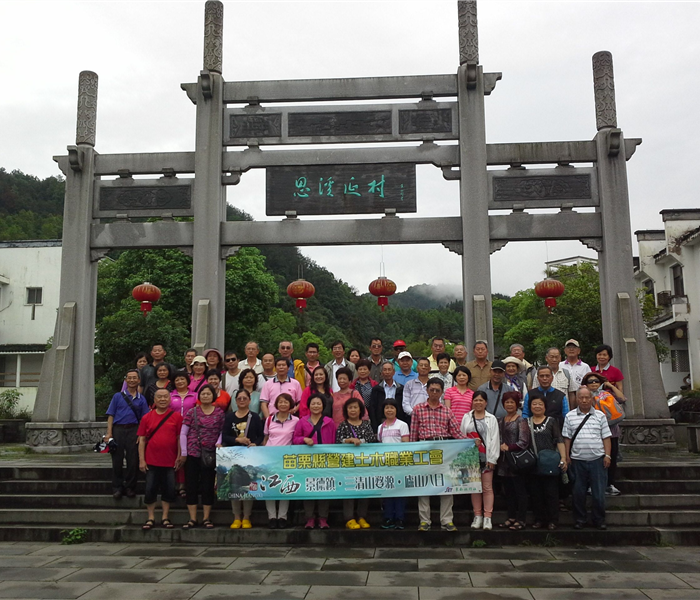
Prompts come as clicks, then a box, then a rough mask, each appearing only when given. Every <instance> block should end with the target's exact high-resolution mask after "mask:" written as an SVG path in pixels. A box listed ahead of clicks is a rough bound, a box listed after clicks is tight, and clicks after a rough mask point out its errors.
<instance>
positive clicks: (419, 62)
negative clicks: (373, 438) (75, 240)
mask: <svg viewBox="0 0 700 600" xmlns="http://www.w3.org/2000/svg"><path fill="white" fill-rule="evenodd" d="M478 10H479V43H480V59H481V64H482V65H483V67H484V70H485V71H487V72H493V71H500V72H502V73H503V79H502V80H501V81H500V82H499V83H498V85H497V86H496V89H495V90H494V92H493V93H492V94H491V96H489V97H487V98H486V130H487V142H489V143H497V142H525V141H554V140H589V139H592V138H593V136H594V135H595V111H594V103H593V84H592V71H591V57H592V55H593V54H594V53H595V52H597V51H599V50H609V51H611V52H612V54H613V60H614V69H615V87H616V93H617V109H618V125H619V126H620V127H621V128H622V129H623V131H624V133H625V135H626V137H641V138H643V140H644V143H643V144H642V146H640V147H639V148H638V150H637V152H636V154H635V155H634V157H633V158H632V159H631V160H630V161H629V162H628V175H629V184H630V201H631V212H632V230H633V231H634V230H637V229H660V228H662V222H661V217H660V216H659V211H660V210H661V209H663V208H691V207H696V206H698V205H700V199H698V196H697V192H696V189H697V188H696V186H695V185H693V184H692V182H693V181H696V176H695V174H694V173H695V172H696V168H694V167H693V166H692V164H693V163H692V161H691V160H690V158H691V157H692V156H694V155H695V153H696V148H695V146H696V145H697V140H698V139H700V118H698V115H697V110H698V109H697V106H698V105H697V101H698V97H700V84H699V82H698V66H697V65H698V60H700V51H699V50H700V41H699V39H700V36H698V31H697V29H698V23H700V4H698V3H673V2H663V3H661V2H658V3H652V2H647V3H636V2H624V3H623V2H619V3H617V2H607V3H599V2H517V3H514V2H495V1H488V2H485V1H482V2H480V3H479V5H478ZM203 14H204V2H60V1H51V2H32V1H28V0H22V1H21V2H8V1H3V0H0V76H1V77H2V81H3V86H2V93H1V94H0V166H2V167H4V168H5V169H7V170H13V169H19V170H21V171H23V172H25V173H30V174H33V175H36V176H38V177H42V178H43V177H47V176H50V175H56V174H58V173H59V171H58V168H57V166H56V164H55V163H54V162H53V160H52V156H53V155H56V154H62V153H65V148H66V146H67V145H69V144H72V143H74V141H75V113H76V100H77V86H78V74H79V72H80V71H81V70H93V71H95V72H96V73H97V74H98V75H99V78H100V81H99V98H98V118H97V145H96V148H97V150H98V151H99V152H100V153H103V154H108V153H121V152H156V151H190V150H193V149H194V136H195V131H194V123H195V106H194V105H193V104H192V103H191V102H190V101H189V100H188V98H187V96H186V95H185V93H184V92H183V91H181V90H180V84H181V83H186V82H194V81H195V80H196V78H197V75H198V73H199V71H200V69H201V67H202V32H203ZM458 62H459V50H458V39H457V3H456V2H453V1H450V2H437V1H434V0H433V1H431V2H429V3H428V2H413V3H412V2H400V3H399V2H384V3H382V2H347V3H331V2H306V3H300V2H254V3H253V2H225V9H224V60H223V64H224V78H225V79H226V80H227V81H236V80H256V79H260V80H265V79H273V80H274V79H300V78H335V77H367V76H389V75H423V74H442V73H455V71H456V69H457V66H458ZM693 115H695V116H693ZM691 144H692V146H691ZM458 185H459V184H458V182H454V181H451V182H448V181H445V180H444V179H443V178H442V176H441V173H440V171H439V170H438V169H436V168H434V167H430V166H421V167H419V168H418V213H417V216H426V217H427V216H438V215H458V214H459V204H458V203H459V197H458V194H459V191H458ZM264 197H265V185H264V172H263V171H249V172H248V173H247V174H245V175H244V176H243V180H242V182H241V184H240V185H238V186H235V187H231V188H228V201H229V202H230V203H232V204H234V205H236V206H238V207H240V208H242V209H243V210H245V211H247V212H248V213H250V214H251V215H253V216H254V217H255V218H256V219H258V220H263V219H265V218H267V217H265V206H264V205H265V202H264ZM406 218H410V217H408V216H407V217H406ZM304 252H305V253H306V254H308V255H309V256H310V257H311V258H313V259H314V260H316V261H317V262H318V263H320V264H321V265H323V266H325V267H327V268H328V269H329V270H331V271H332V272H333V273H334V274H335V275H336V276H337V277H338V278H340V279H342V280H344V281H346V282H348V283H350V284H351V285H353V286H354V287H355V288H357V290H359V291H360V292H365V291H366V289H367V285H368V284H369V282H370V281H371V280H372V279H374V278H375V277H376V276H377V275H378V274H379V262H380V259H381V256H382V249H381V248H380V247H379V246H368V247H352V248H346V247H341V248H307V249H304ZM577 254H584V255H588V256H593V255H594V254H593V253H592V252H591V251H590V250H588V249H587V248H585V247H584V246H582V245H581V244H578V243H575V242H571V243H568V242H566V243H565V242H550V243H548V244H545V243H544V242H537V243H528V244H524V243H519V244H516V243H511V244H509V245H507V246H506V247H505V248H504V249H503V250H501V251H499V252H497V253H495V254H493V255H492V260H491V267H492V280H493V291H494V292H502V293H508V294H512V293H514V292H515V291H517V290H519V289H523V288H527V287H531V286H532V285H533V284H534V282H536V281H537V280H539V279H541V278H542V274H543V270H544V262H545V260H547V259H549V260H554V259H559V258H564V257H567V256H573V255H577ZM383 257H384V262H385V267H386V274H387V276H389V277H390V278H391V279H393V280H394V281H395V282H396V283H397V285H398V288H399V290H405V289H406V288H407V287H408V286H410V285H415V284H419V283H432V284H450V285H461V275H460V273H461V269H460V258H459V257H458V256H457V255H456V254H452V253H450V252H448V251H447V250H446V249H444V248H443V247H442V246H436V245H424V246H418V245H415V246H389V245H386V246H384V247H383Z"/></svg>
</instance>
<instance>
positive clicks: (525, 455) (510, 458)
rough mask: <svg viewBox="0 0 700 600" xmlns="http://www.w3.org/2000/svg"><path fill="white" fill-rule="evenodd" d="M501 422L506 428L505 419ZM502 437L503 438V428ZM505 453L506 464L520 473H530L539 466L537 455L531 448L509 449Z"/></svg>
mask: <svg viewBox="0 0 700 600" xmlns="http://www.w3.org/2000/svg"><path fill="white" fill-rule="evenodd" d="M501 424H502V427H503V428H505V420H503V421H501ZM501 438H503V430H501ZM505 455H506V464H507V465H508V467H509V468H510V469H511V470H512V471H514V472H515V473H517V474H518V475H522V474H524V473H529V472H530V471H532V470H533V469H534V468H535V467H536V466H537V457H536V456H535V453H534V452H533V451H532V450H530V448H526V449H525V450H507V451H506V452H505Z"/></svg>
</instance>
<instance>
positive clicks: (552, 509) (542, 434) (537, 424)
mask: <svg viewBox="0 0 700 600" xmlns="http://www.w3.org/2000/svg"><path fill="white" fill-rule="evenodd" d="M540 374H541V373H540ZM528 397H529V411H530V412H531V413H532V416H531V417H530V418H529V419H528V425H529V427H530V428H531V429H530V433H531V434H532V449H533V450H535V453H536V454H537V455H538V456H539V454H540V453H541V452H543V451H544V452H547V451H550V452H552V451H556V452H559V456H560V460H559V472H558V473H553V474H551V475H540V474H539V473H538V472H535V473H533V474H532V475H530V476H529V477H528V484H529V487H530V496H531V498H532V509H533V513H534V514H535V522H534V524H533V525H532V528H533V529H540V528H542V527H547V529H549V530H550V531H554V530H555V529H556V528H557V527H558V526H559V481H560V480H561V476H560V474H561V473H565V472H566V469H567V465H566V448H565V447H564V439H563V438H562V437H561V430H560V429H559V423H558V421H557V419H555V418H554V417H549V416H547V414H546V412H545V410H546V409H545V398H544V394H543V393H542V392H541V391H539V390H530V393H529V395H528Z"/></svg>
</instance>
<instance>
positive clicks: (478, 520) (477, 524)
mask: <svg viewBox="0 0 700 600" xmlns="http://www.w3.org/2000/svg"><path fill="white" fill-rule="evenodd" d="M489 521H491V519H489ZM483 524H484V517H474V520H473V521H472V529H481V526H482V525H483Z"/></svg>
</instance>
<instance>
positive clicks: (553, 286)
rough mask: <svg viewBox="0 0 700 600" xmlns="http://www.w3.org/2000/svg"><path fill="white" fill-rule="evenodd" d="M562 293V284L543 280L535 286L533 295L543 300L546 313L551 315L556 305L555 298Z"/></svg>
mask: <svg viewBox="0 0 700 600" xmlns="http://www.w3.org/2000/svg"><path fill="white" fill-rule="evenodd" d="M563 293H564V284H563V283H562V282H561V281H559V280H558V279H549V278H547V279H544V280H543V281H539V282H538V283H536V284H535V294H537V295H538V296H539V297H540V298H544V305H545V306H546V307H547V312H548V313H549V314H552V309H553V308H554V307H555V306H556V305H557V298H558V297H559V296H561V295H562V294H563Z"/></svg>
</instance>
